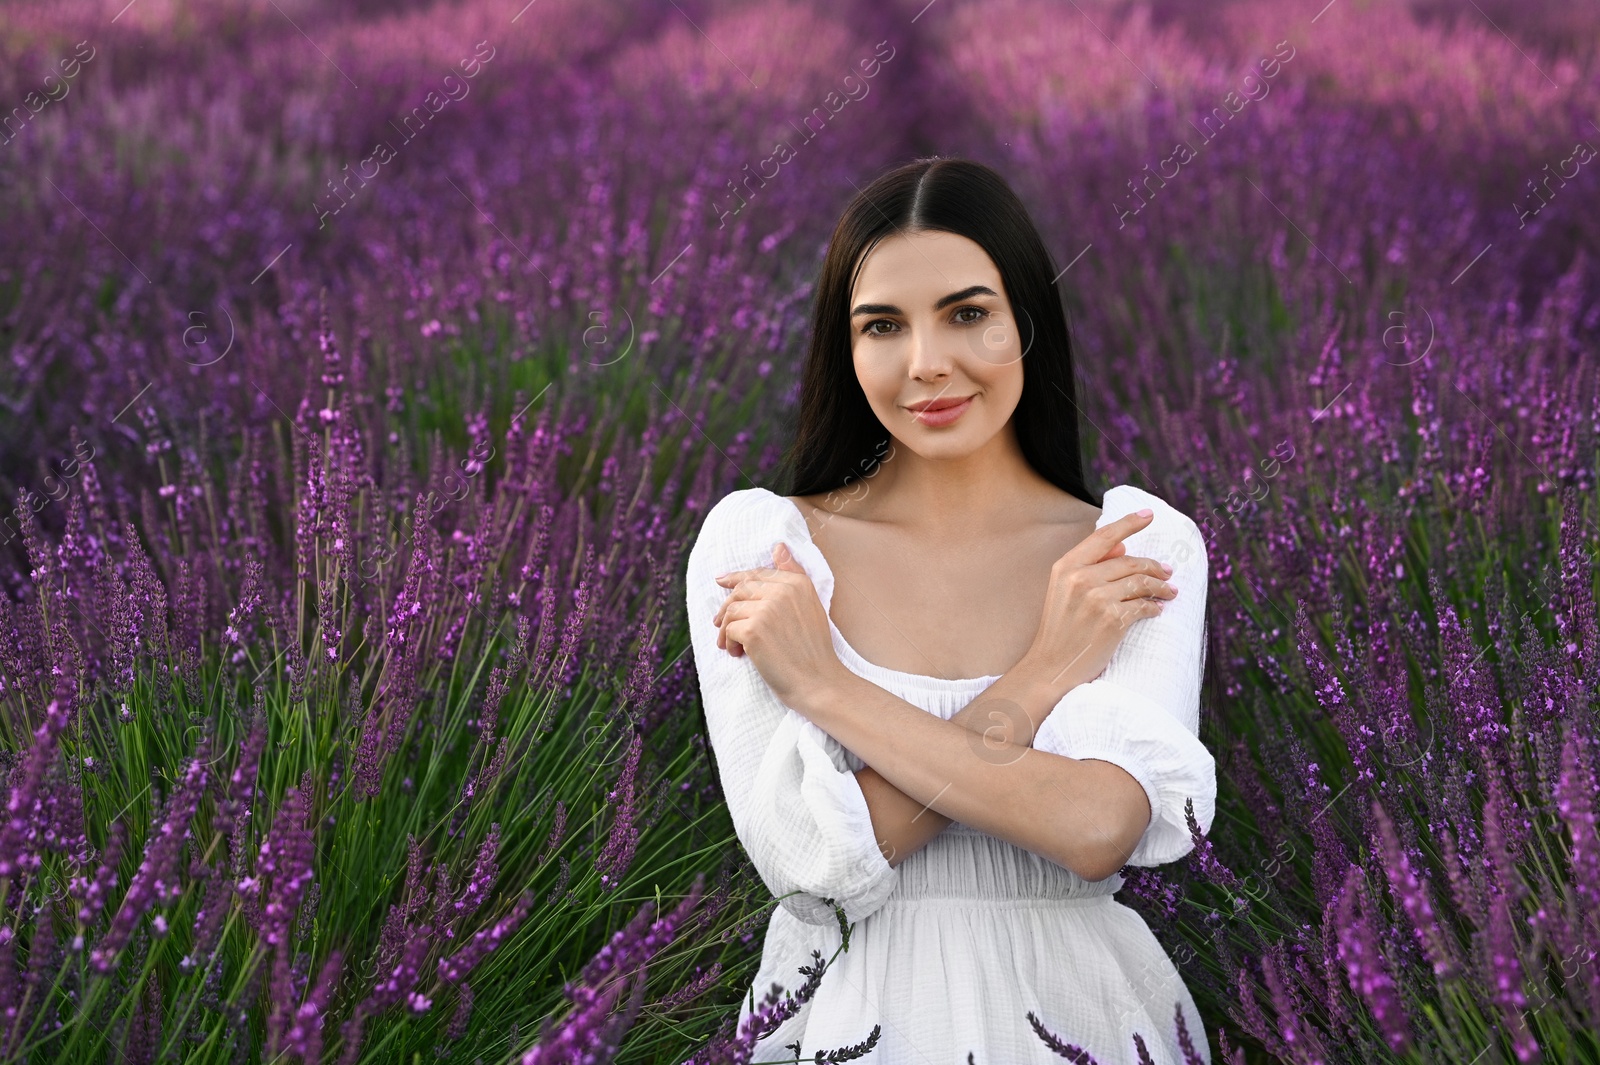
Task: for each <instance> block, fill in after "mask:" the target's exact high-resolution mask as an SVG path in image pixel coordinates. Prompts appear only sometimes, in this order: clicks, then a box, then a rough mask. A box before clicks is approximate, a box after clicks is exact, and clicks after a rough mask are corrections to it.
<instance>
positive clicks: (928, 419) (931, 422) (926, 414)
mask: <svg viewBox="0 0 1600 1065" xmlns="http://www.w3.org/2000/svg"><path fill="white" fill-rule="evenodd" d="M971 406H972V396H963V397H961V398H960V399H932V400H924V401H922V402H920V403H917V404H915V405H913V406H911V407H908V408H907V409H908V410H910V411H911V416H912V417H913V418H915V419H916V420H917V422H918V424H920V425H927V426H942V425H950V424H953V423H954V422H955V421H956V420H957V419H958V418H960V417H961V416H962V415H963V414H965V413H967V411H968V409H970V408H971Z"/></svg>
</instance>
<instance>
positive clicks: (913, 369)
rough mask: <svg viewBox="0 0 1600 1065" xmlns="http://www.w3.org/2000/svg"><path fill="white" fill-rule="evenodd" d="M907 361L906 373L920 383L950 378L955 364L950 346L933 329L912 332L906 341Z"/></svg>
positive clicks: (926, 328)
mask: <svg viewBox="0 0 1600 1065" xmlns="http://www.w3.org/2000/svg"><path fill="white" fill-rule="evenodd" d="M906 360H907V364H906V373H907V374H908V375H909V376H911V377H914V378H916V379H917V380H919V381H936V380H939V379H940V378H944V377H949V376H950V370H951V368H952V367H953V366H954V364H955V358H954V357H953V356H952V355H951V354H950V351H949V345H948V344H947V343H945V342H943V341H941V340H940V338H939V337H938V336H937V335H936V330H934V329H933V328H931V327H924V328H922V329H912V330H911V336H910V338H909V339H908V340H907V341H906Z"/></svg>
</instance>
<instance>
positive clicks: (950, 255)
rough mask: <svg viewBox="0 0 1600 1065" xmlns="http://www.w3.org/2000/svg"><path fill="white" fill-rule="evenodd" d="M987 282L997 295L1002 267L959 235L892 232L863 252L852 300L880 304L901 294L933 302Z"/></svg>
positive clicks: (967, 238) (970, 241)
mask: <svg viewBox="0 0 1600 1065" xmlns="http://www.w3.org/2000/svg"><path fill="white" fill-rule="evenodd" d="M974 284H985V285H988V286H989V287H990V288H992V289H994V290H995V291H996V292H1002V291H1004V289H1003V288H1002V287H1001V284H1000V269H999V268H998V267H997V266H995V264H994V260H993V259H991V258H989V253H988V252H986V251H984V250H983V246H982V245H980V244H979V243H978V242H977V241H975V240H972V239H971V238H969V237H964V236H962V235H961V234H959V233H946V232H943V231H937V230H936V231H930V232H922V233H895V234H891V235H890V236H887V237H885V238H884V239H883V240H881V241H879V242H878V244H877V246H876V247H874V248H873V249H872V250H870V251H869V252H867V254H866V257H865V259H864V260H863V261H862V264H861V271H860V273H859V274H858V275H857V277H856V283H855V289H854V292H853V293H852V299H867V300H874V301H876V300H878V299H879V298H880V297H882V298H884V299H889V298H892V297H893V296H894V295H895V294H899V295H900V296H901V297H903V298H909V297H911V296H916V295H925V296H927V297H928V298H927V300H925V301H919V302H932V300H934V299H937V298H938V297H940V296H942V295H944V294H945V293H947V292H952V291H954V290H956V289H962V288H966V287H967V286H969V285H974Z"/></svg>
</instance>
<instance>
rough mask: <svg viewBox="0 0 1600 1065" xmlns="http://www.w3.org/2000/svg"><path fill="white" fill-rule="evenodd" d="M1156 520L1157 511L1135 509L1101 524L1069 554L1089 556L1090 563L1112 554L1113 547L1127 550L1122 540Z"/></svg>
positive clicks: (1147, 508)
mask: <svg viewBox="0 0 1600 1065" xmlns="http://www.w3.org/2000/svg"><path fill="white" fill-rule="evenodd" d="M1153 520H1155V511H1153V510H1151V509H1150V508H1149V507H1146V508H1145V509H1144V511H1134V512H1133V513H1132V514H1124V515H1123V516H1122V517H1120V518H1118V519H1117V520H1116V521H1113V522H1109V523H1107V524H1105V525H1102V526H1100V527H1099V528H1098V529H1096V530H1095V531H1094V532H1092V533H1090V534H1089V535H1088V536H1086V537H1084V538H1083V541H1082V542H1081V543H1079V544H1078V546H1077V547H1074V548H1073V549H1072V550H1071V551H1068V552H1067V555H1069V556H1074V557H1083V556H1087V562H1088V564H1090V565H1092V564H1093V563H1096V562H1099V561H1101V560H1103V559H1105V558H1108V557H1114V556H1113V555H1112V549H1113V548H1121V549H1122V550H1123V551H1126V550H1127V548H1126V546H1125V545H1124V544H1123V543H1122V541H1123V540H1124V539H1125V538H1127V537H1129V536H1132V535H1133V534H1134V533H1136V532H1138V531H1139V530H1140V529H1143V528H1145V527H1146V526H1148V525H1149V524H1150V523H1151V522H1152V521H1153Z"/></svg>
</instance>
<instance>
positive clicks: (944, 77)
mask: <svg viewBox="0 0 1600 1065" xmlns="http://www.w3.org/2000/svg"><path fill="white" fill-rule="evenodd" d="M0 53H3V55H0V59H3V61H0V219H3V222H0V352H3V355H4V358H3V360H0V404H3V410H0V497H3V509H4V514H3V522H0V524H3V529H4V531H3V533H0V543H3V547H0V586H3V590H4V594H3V595H0V770H3V771H4V781H3V784H0V787H3V789H4V793H5V795H6V808H5V812H4V816H3V818H0V1060H5V1061H19V1062H64V1063H73V1065H78V1063H84V1065H87V1063H100V1062H113V1061H114V1062H121V1063H126V1065H144V1063H153V1062H160V1061H194V1062H218V1063H220V1062H257V1061H262V1062H279V1061H285V1062H286V1061H305V1062H310V1063H315V1062H338V1063H342V1065H353V1063H356V1062H363V1063H378V1062H407V1063H409V1062H424V1061H433V1060H437V1059H447V1060H449V1061H456V1062H466V1063H471V1065H477V1063H480V1062H483V1063H511V1062H521V1063H523V1065H535V1063H537V1065H552V1063H558V1062H572V1063H577V1062H596V1063H599V1062H608V1061H613V1060H614V1061H617V1062H621V1063H644V1062H663V1063H685V1062H691V1061H692V1062H693V1063H695V1065H715V1063H741V1065H743V1063H749V1062H750V1050H749V1048H750V1047H751V1046H752V1045H753V1043H754V1041H755V1038H756V1036H757V1033H756V1032H755V1031H753V1030H745V1031H736V1030H735V1026H734V1018H735V1015H736V1014H737V1011H738V1006H739V1001H740V999H741V997H743V996H744V995H745V994H746V993H747V992H748V991H749V990H750V982H751V980H752V978H753V975H754V973H755V968H756V963H757V961H758V958H759V953H760V948H761V942H760V933H761V930H762V929H763V928H764V927H765V922H766V919H767V917H768V915H769V914H770V913H771V910H772V907H773V905H774V903H773V901H772V899H771V897H770V894H769V893H768V892H767V891H766V889H765V887H764V885H763V884H762V882H761V880H760V878H759V876H758V875H757V873H756V871H755V869H754V868H753V866H751V865H750V864H749V862H748V860H747V859H746V858H745V856H744V854H743V852H742V851H741V849H740V847H739V845H738V841H737V838H736V837H735V835H734V833H733V828H732V825H731V823H730V821H729V818H728V815H727V812H726V807H725V806H724V805H723V804H722V803H721V802H720V800H719V792H718V788H717V780H716V774H715V770H714V766H713V763H712V761H711V757H710V752H709V751H708V750H707V748H706V740H705V735H704V731H703V721H702V713H701V708H700V706H699V689H698V686H697V682H696V676H695V672H694V662H693V659H692V656H691V655H690V654H689V653H688V634H687V630H686V619H685V618H684V616H683V615H684V612H683V607H682V604H683V568H684V561H685V559H686V556H687V554H688V550H689V547H690V545H691V544H692V543H693V541H694V537H695V534H696V530H697V529H698V528H699V525H700V522H701V520H702V519H703V517H704V515H705V512H706V511H707V509H708V508H709V507H710V506H711V505H712V504H713V503H715V502H716V501H717V500H718V499H720V498H721V497H722V496H724V495H725V494H727V493H728V492H730V491H734V490H736V489H740V488H747V487H750V486H752V485H766V484H770V483H772V478H773V476H774V474H775V472H776V471H777V470H778V469H779V467H780V462H781V460H782V457H783V454H784V450H785V448H786V446H787V444H788V443H789V439H790V431H791V427H792V423H793V416H794V409H795V401H796V382H797V380H798V377H799V369H800V361H801V357H802V354H803V352H804V350H805V345H806V336H807V330H808V328H809V323H810V313H811V295H812V285H813V283H814V281H815V278H816V274H817V270H818V268H819V265H820V263H821V260H822V255H823V251H824V243H825V241H826V240H827V236H828V233H829V231H830V227H831V225H832V223H833V221H834V220H835V218H836V217H837V216H838V212H839V210H840V209H841V207H842V206H843V205H844V204H845V202H847V200H848V199H849V197H850V196H852V195H853V194H854V193H855V191H856V190H857V189H859V188H861V187H864V186H865V185H866V184H867V183H868V182H869V181H871V180H872V178H873V177H874V176H875V175H876V174H878V173H879V172H881V171H882V170H883V169H885V168H887V167H890V166H893V165H897V164H899V163H902V162H905V161H907V160H909V159H911V158H915V157H917V156H922V155H931V154H940V155H951V156H963V157H967V158H973V159H978V160H981V161H983V162H986V163H988V164H989V165H991V166H994V167H996V168H997V169H999V170H1000V171H1001V172H1002V173H1004V174H1005V175H1006V177H1007V179H1008V180H1009V181H1010V182H1012V184H1013V186H1014V187H1015V188H1016V189H1017V191H1018V192H1019V193H1020V194H1021V195H1022V196H1023V198H1024V199H1025V201H1026V202H1027V204H1028V207H1029V209H1030V210H1031V211H1033V212H1034V214H1035V216H1036V217H1037V218H1038V219H1039V220H1040V222H1041V225H1042V226H1043V227H1044V229H1045V235H1046V238H1047V240H1048V242H1049V244H1050V247H1051V253H1052V255H1053V256H1055V258H1056V259H1057V260H1058V261H1059V262H1061V263H1062V264H1068V265H1066V269H1065V270H1064V271H1063V274H1062V276H1061V278H1060V281H1059V286H1060V288H1061V289H1062V291H1063V293H1064V296H1065V300H1066V302H1067V305H1068V307H1069V308H1070V313H1071V319H1070V320H1071V323H1072V326H1073V328H1074V331H1075V336H1074V343H1075V345H1076V350H1077V352H1078V354H1077V356H1076V358H1077V365H1078V368H1079V373H1080V377H1081V381H1080V395H1081V396H1083V397H1084V404H1083V410H1082V415H1083V419H1082V421H1083V424H1082V430H1083V432H1084V433H1085V434H1086V439H1087V440H1088V441H1090V443H1089V445H1088V453H1089V458H1090V459H1091V465H1092V468H1093V471H1094V477H1095V479H1098V480H1101V481H1103V482H1104V483H1105V484H1108V485H1109V484H1115V483H1120V482H1129V483H1133V484H1137V485H1141V486H1143V487H1145V488H1147V489H1148V490H1150V491H1152V492H1155V493H1157V494H1158V495H1160V496H1162V497H1163V498H1165V499H1166V500H1168V501H1169V502H1171V503H1172V504H1173V505H1174V506H1176V507H1177V508H1179V509H1180V510H1182V511H1184V512H1185V513H1187V514H1189V515H1192V516H1193V517H1194V518H1195V520H1196V521H1197V522H1198V523H1199V524H1200V526H1201V528H1202V530H1203V531H1204V533H1205V536H1206V543H1207V552H1208V556H1209V560H1210V572H1211V577H1212V580H1211V586H1210V589H1209V594H1208V602H1209V605H1210V614H1209V621H1210V624H1209V640H1210V643H1209V646H1208V649H1207V650H1208V653H1207V661H1208V668H1207V675H1206V680H1205V693H1204V696H1203V707H1202V715H1201V732H1200V736H1201V739H1202V740H1203V741H1204V742H1205V744H1206V745H1207V746H1208V747H1209V748H1210V749H1211V750H1212V751H1213V752H1214V753H1215V755H1216V758H1217V780H1218V788H1219V794H1218V801H1217V816H1216V819H1215V823H1214V824H1213V825H1212V826H1211V828H1210V832H1209V834H1208V835H1206V836H1205V837H1202V836H1201V835H1200V832H1199V826H1198V824H1197V825H1195V837H1196V839H1195V842H1196V847H1195V849H1194V851H1193V852H1191V854H1190V855H1189V856H1188V857H1186V858H1185V859H1183V860H1182V861H1180V862H1178V863H1174V864H1171V865H1168V866H1163V867H1160V868H1156V869H1130V870H1129V871H1128V881H1127V885H1126V887H1125V888H1124V889H1123V891H1122V892H1121V894H1120V895H1119V896H1118V897H1119V899H1120V900H1121V901H1123V902H1125V903H1126V904H1128V905H1130V906H1133V907H1135V908H1136V909H1137V910H1138V911H1139V912H1140V913H1141V914H1142V915H1143V916H1144V917H1145V918H1146V920H1147V921H1148V922H1149V923H1150V925H1151V927H1152V929H1153V930H1154V931H1155V933H1156V935H1157V936H1158V938H1159V939H1160V940H1161V942H1162V944H1163V945H1164V946H1165V947H1166V948H1167V950H1168V951H1169V953H1170V954H1171V955H1172V957H1173V959H1174V961H1175V962H1177V964H1178V967H1179V970H1180V972H1181V973H1182V974H1183V977H1184V979H1185V981H1186V982H1187V983H1188V985H1189V986H1190V988H1191V989H1192V990H1193V993H1194V997H1195V1000H1196V1003H1197V1004H1198V1006H1199V1008H1200V1011H1201V1013H1202V1015H1203V1016H1204V1017H1205V1020H1206V1027H1207V1032H1206V1035H1207V1037H1208V1040H1209V1046H1208V1047H1205V1048H1197V1049H1196V1051H1195V1054H1194V1055H1193V1057H1192V1062H1201V1061H1213V1062H1218V1063H1223V1062H1226V1063H1228V1065H1241V1063H1251V1065H1254V1063H1257V1062H1273V1061H1283V1062H1293V1063H1303V1065H1309V1063H1325V1065H1334V1063H1344V1062H1352V1063H1373V1062H1391V1061H1401V1062H1414V1063H1423V1062H1461V1063H1468V1062H1473V1063H1477V1065H1493V1063H1496V1062H1502V1063H1509V1062H1513V1061H1515V1062H1534V1061H1547V1062H1564V1061H1580V1062H1582V1061H1587V1062H1600V1036H1597V1034H1596V1033H1597V1032H1600V820H1597V818H1600V782H1597V771H1600V620H1597V613H1596V606H1595V603H1596V569H1597V559H1600V497H1597V493H1596V477H1597V472H1600V360H1597V353H1600V177H1597V171H1600V124H1597V123H1600V10H1596V9H1594V8H1592V7H1585V6H1583V5H1579V4H1575V3H1574V4H1560V3H1554V2H1544V3H1540V2H1534V0H1524V2H1519V3H1511V2H1509V0H1497V2H1490V0H1476V2H1471V0H1469V2H1467V3H1465V4H1460V5H1457V4H1454V3H1444V2H1443V0H1428V2H1421V0H1419V2H1417V3H1412V4H1407V3H1402V2H1399V0H1375V2H1367V3H1360V2H1356V0H1335V2H1333V3H1330V4H1326V6H1324V0H1311V2H1309V3H1303V4H1302V3H1299V2H1296V3H1294V4H1283V3H1269V2H1266V0H1237V2H1224V3H1216V4H1206V5H1198V4H1193V5H1191V4H1185V3H1181V2H1178V0H1162V2H1141V3H1120V2H1109V0H1078V2H1076V3H1071V4H1059V3H1054V2H1050V0H985V2H981V3H980V2H975V0H966V2H962V0H935V2H934V3H931V4H929V3H927V0H892V2H887V3H866V2H859V0H837V2H832V3H823V2H820V0H811V2H804V0H789V2H781V0H695V2H694V3H692V4H691V3H687V2H685V0H676V2H674V0H668V2H666V3H656V2H655V0H628V2H601V3H597V4H593V5H579V4H575V3H571V2H568V0H534V2H532V3H528V2H526V0H456V2H439V3H425V2H419V0H391V2H389V3H380V2H378V0H340V2H336V3H320V4H319V3H312V2H310V0H216V2H213V3H208V4H183V3H179V2H177V0H133V2H132V3H128V2H127V0H56V2H30V0H16V2H11V3H7V4H6V5H4V6H0ZM1130 975H1131V976H1133V977H1134V978H1137V974H1130ZM822 979H826V975H823V976H822ZM807 980H808V977H807V976H806V975H805V974H802V973H799V972H797V973H795V974H794V979H793V981H792V983H791V984H790V985H787V986H786V987H785V989H784V990H785V992H786V993H787V994H788V995H790V996H793V995H797V994H798V995H804V994H805V993H806V985H807ZM757 997H758V998H759V991H758V992H757ZM793 1004H794V1003H793V1000H792V999H790V1000H786V999H785V998H784V996H783V994H779V995H777V996H774V997H773V998H772V999H771V1000H769V1002H768V1003H767V1007H768V1008H767V1009H766V1010H764V1011H763V1013H764V1015H765V1016H766V1017H767V1018H768V1019H769V1020H772V1019H775V1018H778V1017H781V1016H782V1015H783V1014H784V1011H785V1009H788V1008H792V1007H793ZM866 1034H867V1033H862V1035H863V1037H865V1036H866ZM1055 1034H1056V1035H1058V1036H1060V1037H1061V1039H1063V1040H1064V1041H1066V1042H1067V1043H1070V1042H1071V1033H1066V1032H1062V1033H1055ZM1128 1053H1129V1057H1128V1058H1127V1059H1125V1060H1126V1061H1127V1062H1130V1063H1131V1062H1135V1061H1137V1060H1138V1059H1137V1058H1136V1057H1135V1056H1134V1051H1133V1048H1132V1047H1130V1048H1128ZM1202 1053H1204V1057H1202V1056H1201V1055H1202ZM819 1060H821V1059H819ZM833 1060H848V1057H847V1056H839V1057H837V1058H835V1059H833ZM869 1060H870V1059H869ZM1063 1060H1083V1059H1081V1058H1077V1057H1070V1058H1069V1057H1068V1056H1063ZM975 1065H1005V1063H998V1062H996V1063H975ZM1100 1065H1122V1063H1121V1062H1104V1061H1103V1062H1101V1063H1100Z"/></svg>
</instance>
